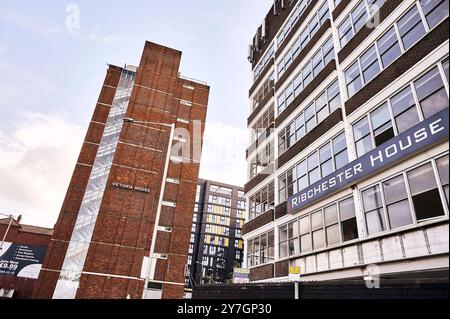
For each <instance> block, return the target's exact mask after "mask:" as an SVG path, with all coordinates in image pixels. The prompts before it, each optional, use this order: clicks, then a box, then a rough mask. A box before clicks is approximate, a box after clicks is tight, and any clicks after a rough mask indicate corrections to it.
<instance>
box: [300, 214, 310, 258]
mask: <svg viewBox="0 0 450 319" xmlns="http://www.w3.org/2000/svg"><path fill="white" fill-rule="evenodd" d="M310 231H311V227H310V224H309V216H307V217H304V218H302V219H300V249H301V252H302V253H303V252H306V251H310V250H311V248H312V247H311V235H310Z"/></svg>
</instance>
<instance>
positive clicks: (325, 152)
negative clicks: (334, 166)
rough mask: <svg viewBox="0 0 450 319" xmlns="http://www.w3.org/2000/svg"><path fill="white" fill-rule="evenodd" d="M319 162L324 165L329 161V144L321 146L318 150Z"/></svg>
mask: <svg viewBox="0 0 450 319" xmlns="http://www.w3.org/2000/svg"><path fill="white" fill-rule="evenodd" d="M319 153H320V162H321V163H324V162H325V161H327V160H329V159H330V158H331V157H332V150H331V144H330V143H328V144H326V145H325V146H323V147H322V148H321V149H320V150H319Z"/></svg>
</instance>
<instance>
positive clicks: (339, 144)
mask: <svg viewBox="0 0 450 319" xmlns="http://www.w3.org/2000/svg"><path fill="white" fill-rule="evenodd" d="M333 149H334V153H339V152H340V151H343V150H345V149H347V142H346V139H345V134H344V133H342V134H341V135H339V136H338V137H336V138H335V139H333Z"/></svg>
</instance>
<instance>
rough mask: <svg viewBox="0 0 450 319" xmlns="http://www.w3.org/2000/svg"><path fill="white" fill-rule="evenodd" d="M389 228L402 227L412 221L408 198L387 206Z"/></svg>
mask: <svg viewBox="0 0 450 319" xmlns="http://www.w3.org/2000/svg"><path fill="white" fill-rule="evenodd" d="M387 211H388V216H389V222H390V224H391V228H397V227H402V226H406V225H410V224H412V223H413V220H412V216H411V210H410V208H409V202H408V200H404V201H401V202H398V203H395V204H392V205H389V206H388V207H387Z"/></svg>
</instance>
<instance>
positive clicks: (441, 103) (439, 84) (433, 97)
mask: <svg viewBox="0 0 450 319" xmlns="http://www.w3.org/2000/svg"><path fill="white" fill-rule="evenodd" d="M414 85H415V87H416V91H417V97H418V99H419V102H420V106H421V107H422V110H423V114H424V116H425V118H429V117H430V116H432V115H433V114H436V113H437V112H439V111H441V110H443V109H445V108H448V96H447V92H446V91H445V88H444V83H443V81H442V78H441V74H440V73H439V69H438V68H437V67H435V68H434V69H432V70H431V71H430V72H428V73H427V74H425V75H424V76H423V77H421V78H420V79H419V80H417V81H416V82H415V83H414Z"/></svg>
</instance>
